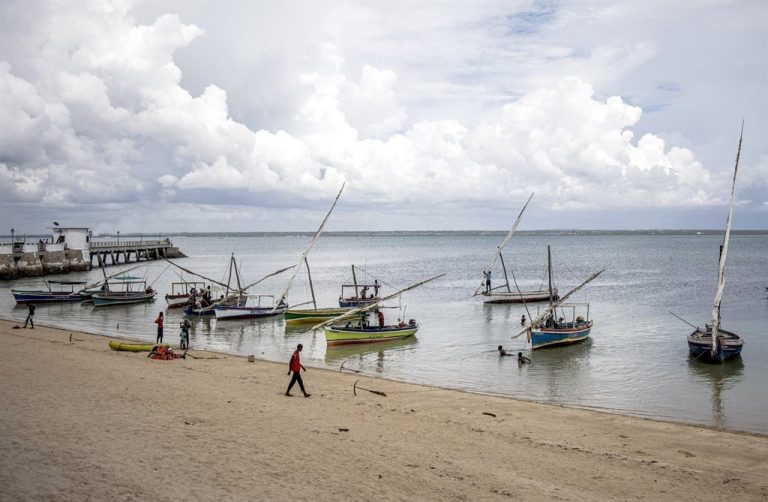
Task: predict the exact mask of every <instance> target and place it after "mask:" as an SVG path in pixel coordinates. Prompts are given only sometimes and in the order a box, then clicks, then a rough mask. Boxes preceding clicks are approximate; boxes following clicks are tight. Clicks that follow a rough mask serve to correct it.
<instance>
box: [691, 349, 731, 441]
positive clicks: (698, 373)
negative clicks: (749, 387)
mask: <svg viewBox="0 0 768 502" xmlns="http://www.w3.org/2000/svg"><path fill="white" fill-rule="evenodd" d="M688 370H689V373H690V376H691V377H692V380H694V381H698V382H702V383H704V384H709V386H710V387H711V391H712V422H713V423H714V425H715V426H716V427H726V426H727V424H728V419H727V412H726V403H725V400H726V397H725V391H727V390H729V389H732V388H734V387H736V386H737V385H738V384H739V383H741V381H742V380H743V375H744V363H743V362H742V360H741V357H736V358H733V359H731V360H729V361H727V362H726V363H724V364H708V363H706V362H704V361H700V360H698V359H695V358H693V357H692V358H690V359H689V364H688Z"/></svg>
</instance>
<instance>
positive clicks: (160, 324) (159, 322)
mask: <svg viewBox="0 0 768 502" xmlns="http://www.w3.org/2000/svg"><path fill="white" fill-rule="evenodd" d="M163 320H164V319H163V313H162V312H160V315H158V316H157V319H155V324H157V341H156V342H155V343H157V344H158V345H159V344H161V343H163Z"/></svg>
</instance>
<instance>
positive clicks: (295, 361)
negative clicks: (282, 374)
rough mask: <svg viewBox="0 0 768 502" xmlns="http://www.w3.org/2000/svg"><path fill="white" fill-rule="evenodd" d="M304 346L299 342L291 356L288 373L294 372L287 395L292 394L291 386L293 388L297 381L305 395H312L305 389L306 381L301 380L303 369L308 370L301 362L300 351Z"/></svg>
mask: <svg viewBox="0 0 768 502" xmlns="http://www.w3.org/2000/svg"><path fill="white" fill-rule="evenodd" d="M303 348H304V346H303V345H302V344H298V345H297V346H296V350H295V351H294V352H293V355H292V356H291V362H289V363H288V374H289V375H290V374H291V372H293V378H291V383H290V384H289V385H288V390H286V391H285V395H286V396H290V395H291V388H293V384H295V383H296V382H299V388H300V389H301V392H303V393H304V397H309V396H310V394H308V393H307V391H306V390H304V382H303V381H302V380H301V370H304V371H307V368H305V367H304V366H303V365H302V364H301V357H300V356H299V353H300V352H301V349H303Z"/></svg>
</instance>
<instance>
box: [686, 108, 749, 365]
mask: <svg viewBox="0 0 768 502" xmlns="http://www.w3.org/2000/svg"><path fill="white" fill-rule="evenodd" d="M743 134H744V124H743V123H742V124H741V135H740V136H739V148H738V150H737V151H736V165H735V166H734V168H733V183H732V185H731V204H730V206H729V208H728V219H727V220H726V222H725V235H724V236H723V244H722V245H721V246H720V266H719V267H718V273H717V291H716V292H715V301H714V303H713V305H712V322H711V324H707V325H705V327H704V329H701V328H696V329H695V330H694V331H693V333H691V334H690V335H688V352H689V353H690V355H691V357H693V358H695V359H700V360H702V361H707V362H712V363H722V362H723V361H725V360H727V359H730V358H732V357H736V356H738V355H740V354H741V349H742V347H744V339H743V338H741V337H740V336H739V335H737V334H736V333H732V332H730V331H726V330H724V329H720V304H721V303H722V300H723V292H724V290H725V259H726V257H727V256H728V243H729V241H730V238H731V222H732V221H733V200H734V193H735V192H736V173H738V171H739V156H740V155H741V140H742V138H743Z"/></svg>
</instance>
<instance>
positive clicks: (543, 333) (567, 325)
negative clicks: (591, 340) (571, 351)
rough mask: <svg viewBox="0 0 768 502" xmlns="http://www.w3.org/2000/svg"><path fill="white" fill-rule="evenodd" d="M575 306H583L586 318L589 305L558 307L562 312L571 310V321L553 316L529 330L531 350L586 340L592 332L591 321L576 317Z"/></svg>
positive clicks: (564, 305) (563, 305)
mask: <svg viewBox="0 0 768 502" xmlns="http://www.w3.org/2000/svg"><path fill="white" fill-rule="evenodd" d="M577 306H585V307H586V311H587V316H588V315H589V304H586V303H584V304H562V305H560V307H559V308H560V309H562V310H568V309H572V312H573V317H572V319H571V320H569V321H566V320H565V319H564V318H562V317H560V318H558V319H555V318H554V316H551V317H549V318H548V319H547V321H545V322H544V323H541V324H539V325H538V326H537V327H535V328H533V329H531V348H532V349H534V350H535V349H541V348H544V347H552V346H554V345H569V344H571V343H576V342H581V341H584V340H586V339H587V337H589V333H590V332H591V331H592V321H588V320H586V319H585V318H584V317H581V316H578V317H576V314H575V311H576V307H577Z"/></svg>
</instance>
